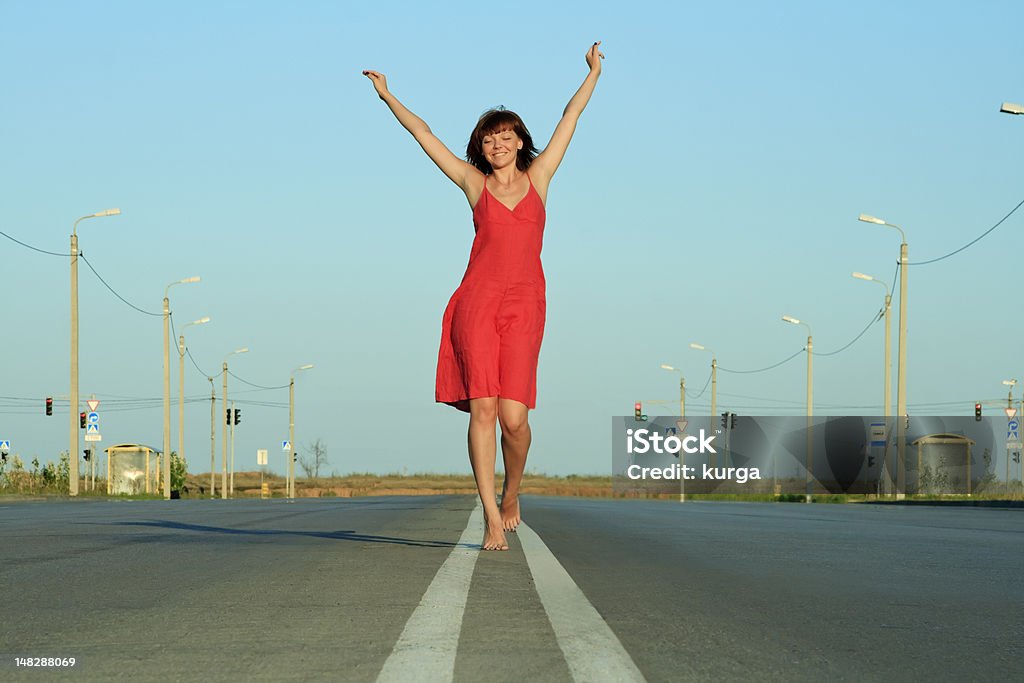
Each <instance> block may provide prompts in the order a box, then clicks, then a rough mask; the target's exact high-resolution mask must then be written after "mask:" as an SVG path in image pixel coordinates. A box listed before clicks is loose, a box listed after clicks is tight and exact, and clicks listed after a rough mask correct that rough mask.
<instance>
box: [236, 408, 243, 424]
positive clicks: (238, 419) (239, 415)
mask: <svg viewBox="0 0 1024 683" xmlns="http://www.w3.org/2000/svg"><path fill="white" fill-rule="evenodd" d="M241 421H242V409H241V408H235V424H238V423H239V422H241Z"/></svg>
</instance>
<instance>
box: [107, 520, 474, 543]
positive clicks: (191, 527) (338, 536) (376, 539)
mask: <svg viewBox="0 0 1024 683" xmlns="http://www.w3.org/2000/svg"><path fill="white" fill-rule="evenodd" d="M112 524H113V525H115V526H146V527H157V528H161V529H176V530H178V531H197V532H201V533H211V534H231V535H239V536H310V537H313V538H327V539H331V540H336V541H361V542H364V543H393V544H396V545H408V546H419V547H423V548H456V547H459V548H470V549H473V550H479V549H480V547H481V546H480V545H479V544H476V543H452V542H451V541H429V540H426V541H425V540H421V539H416V538H398V537H396V536H375V535H373V534H360V533H357V532H355V531H345V530H340V531H285V530H278V529H228V528H225V527H216V526H204V525H202V524H183V523H182V522H169V521H166V520H157V521H150V522H113V523H112Z"/></svg>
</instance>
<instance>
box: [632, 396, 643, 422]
mask: <svg viewBox="0 0 1024 683" xmlns="http://www.w3.org/2000/svg"><path fill="white" fill-rule="evenodd" d="M633 419H634V420H636V421H637V422H640V421H641V420H643V419H644V409H643V406H641V405H640V401H637V402H636V403H635V404H634V405H633Z"/></svg>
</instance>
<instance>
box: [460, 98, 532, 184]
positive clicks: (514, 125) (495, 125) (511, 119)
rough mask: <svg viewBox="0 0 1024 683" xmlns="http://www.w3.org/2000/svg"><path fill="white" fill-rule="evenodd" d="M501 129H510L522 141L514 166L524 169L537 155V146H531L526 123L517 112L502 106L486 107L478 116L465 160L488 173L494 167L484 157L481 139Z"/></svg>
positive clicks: (528, 166) (530, 137)
mask: <svg viewBox="0 0 1024 683" xmlns="http://www.w3.org/2000/svg"><path fill="white" fill-rule="evenodd" d="M503 130H511V131H513V132H514V133H515V134H516V135H518V136H519V138H520V139H521V140H522V141H523V148H522V149H521V150H519V152H518V153H517V154H516V168H518V169H519V170H520V171H525V170H526V169H528V168H530V164H532V163H533V160H534V159H535V158H536V157H537V148H536V147H534V146H533V137H532V136H531V135H530V131H528V130H526V124H525V123H523V120H522V119H521V118H519V114H516V113H515V112H514V111H509V110H508V109H505V108H504V107H497V108H495V109H488V110H487V111H485V112H484V113H483V116H481V117H480V120H479V121H477V123H476V128H474V129H473V133H472V135H470V136H469V144H468V145H466V161H468V162H469V163H471V164H473V166H475V167H476V168H478V169H479V170H480V171H481V172H482V173H484V174H487V175H489V174H490V173H491V171H493V170H494V169H493V168H491V165H490V163H488V161H487V159H486V158H485V157H484V152H483V140H484V136H487V135H493V134H494V133H498V132H501V131H503Z"/></svg>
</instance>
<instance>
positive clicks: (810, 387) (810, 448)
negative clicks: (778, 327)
mask: <svg viewBox="0 0 1024 683" xmlns="http://www.w3.org/2000/svg"><path fill="white" fill-rule="evenodd" d="M782 320H783V321H784V322H787V323H790V324H791V325H803V326H804V327H806V328H807V491H806V492H805V495H806V498H805V500H806V502H808V503H810V502H811V494H812V493H813V490H812V485H811V481H812V478H813V469H814V426H813V424H812V422H811V417H812V416H813V415H814V336H813V335H812V334H811V326H810V325H808V324H807V323H805V322H801V321H799V320H797V319H796V318H794V317H793V316H790V315H784V316H782Z"/></svg>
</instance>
